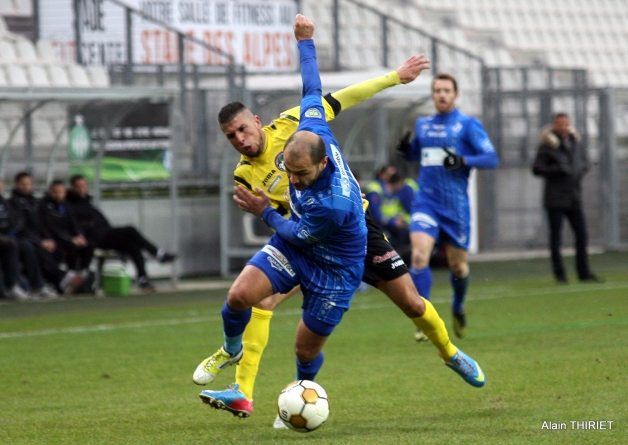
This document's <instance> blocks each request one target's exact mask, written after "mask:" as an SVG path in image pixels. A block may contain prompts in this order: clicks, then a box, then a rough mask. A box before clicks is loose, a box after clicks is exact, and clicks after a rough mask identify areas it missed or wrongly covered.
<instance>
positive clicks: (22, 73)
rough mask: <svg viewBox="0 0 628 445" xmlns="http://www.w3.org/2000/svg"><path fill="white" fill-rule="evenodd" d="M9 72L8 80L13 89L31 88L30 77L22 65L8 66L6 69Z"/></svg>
mask: <svg viewBox="0 0 628 445" xmlns="http://www.w3.org/2000/svg"><path fill="white" fill-rule="evenodd" d="M5 69H6V72H7V79H8V80H9V85H10V86H12V87H27V86H29V81H28V76H27V74H26V70H25V69H24V67H22V66H20V65H14V64H12V65H7V66H6V67H5Z"/></svg>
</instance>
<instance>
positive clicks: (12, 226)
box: [0, 181, 58, 301]
mask: <svg viewBox="0 0 628 445" xmlns="http://www.w3.org/2000/svg"><path fill="white" fill-rule="evenodd" d="M3 191H4V182H3V181H0V238H2V239H3V240H4V241H3V242H2V243H3V244H5V245H6V244H9V242H8V241H9V240H10V241H12V243H11V244H14V245H15V248H16V249H15V253H16V255H14V254H13V253H7V254H5V256H3V258H2V265H3V272H4V277H5V283H4V284H5V288H4V289H10V290H9V291H8V292H7V293H5V295H7V296H8V297H9V298H13V299H16V300H19V301H25V300H29V299H35V298H39V297H41V298H48V299H50V298H57V296H58V295H57V292H56V291H55V290H54V289H52V288H51V287H50V286H48V285H46V284H45V283H44V278H43V276H42V272H41V268H40V266H39V261H38V260H37V257H36V254H35V249H34V248H33V246H32V245H31V243H30V242H29V241H27V240H24V239H20V238H18V237H17V236H16V233H15V231H16V225H17V216H16V214H15V211H14V210H13V208H12V207H11V206H10V205H9V202H8V201H7V200H6V199H4V196H3V195H2V193H3ZM22 274H24V276H25V278H26V284H28V290H29V291H30V294H29V293H27V292H24V289H22V287H21V286H19V285H18V288H15V287H14V286H13V287H12V286H11V283H12V282H15V283H16V285H17V283H19V281H20V279H21V275H22ZM11 277H14V278H11Z"/></svg>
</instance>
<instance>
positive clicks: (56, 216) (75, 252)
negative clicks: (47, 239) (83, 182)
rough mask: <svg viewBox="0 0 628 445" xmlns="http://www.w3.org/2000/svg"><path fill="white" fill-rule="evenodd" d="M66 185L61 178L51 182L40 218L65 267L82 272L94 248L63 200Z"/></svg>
mask: <svg viewBox="0 0 628 445" xmlns="http://www.w3.org/2000/svg"><path fill="white" fill-rule="evenodd" d="M66 194H67V189H66V187H65V184H64V183H63V182H62V181H59V180H55V181H52V182H51V183H50V186H49V187H48V192H47V193H46V196H44V198H43V200H42V201H41V203H40V206H39V213H40V218H41V222H42V224H43V225H44V227H45V228H46V229H47V230H48V232H49V233H50V234H51V235H52V238H53V239H54V240H55V242H56V243H57V252H59V257H60V259H62V260H63V261H64V262H65V264H67V266H68V269H70V270H73V271H75V272H77V273H81V272H83V271H85V270H87V269H88V268H89V265H90V263H91V262H92V257H93V254H94V249H93V247H92V246H91V245H89V243H88V242H87V239H86V238H85V237H84V236H83V234H82V233H81V231H80V230H79V226H78V224H77V223H76V221H75V220H74V218H73V216H72V214H71V213H70V211H69V208H68V205H67V202H66Z"/></svg>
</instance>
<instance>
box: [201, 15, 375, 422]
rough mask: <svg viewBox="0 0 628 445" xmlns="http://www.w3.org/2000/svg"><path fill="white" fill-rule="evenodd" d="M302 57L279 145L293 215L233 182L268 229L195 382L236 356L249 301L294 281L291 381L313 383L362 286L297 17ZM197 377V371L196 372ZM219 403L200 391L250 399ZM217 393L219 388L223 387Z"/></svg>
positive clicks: (346, 196)
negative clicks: (298, 296)
mask: <svg viewBox="0 0 628 445" xmlns="http://www.w3.org/2000/svg"><path fill="white" fill-rule="evenodd" d="M294 32H295V37H296V39H297V41H298V48H299V51H300V57H301V76H302V78H303V99H302V101H301V112H300V123H299V127H298V129H297V132H296V133H294V134H293V135H292V136H290V138H288V140H287V142H286V145H285V148H284V165H285V169H286V172H287V174H288V178H289V180H290V188H289V194H290V208H291V217H290V219H289V220H286V219H284V218H283V217H282V215H281V214H280V213H279V212H278V211H277V210H275V209H274V208H273V207H272V206H271V204H270V200H269V199H268V197H267V196H266V195H265V194H264V192H263V191H262V189H261V188H259V187H257V190H256V191H257V192H258V194H259V196H255V195H253V194H252V193H250V192H249V191H248V190H247V189H245V188H244V187H242V186H236V188H235V192H236V196H235V197H234V199H235V201H236V202H237V204H238V206H239V207H240V209H242V210H245V211H248V212H250V213H252V214H254V215H256V216H261V217H262V218H263V219H264V221H265V222H266V223H267V224H268V225H269V226H270V227H272V228H273V229H275V231H276V233H275V234H274V235H273V236H272V237H271V239H270V240H269V241H268V243H267V244H266V245H265V246H264V247H263V248H262V249H261V250H260V251H259V252H258V253H257V254H255V255H254V256H253V258H252V259H251V260H250V261H249V263H248V264H247V265H246V266H245V268H244V269H243V270H242V272H241V273H240V275H239V276H238V278H237V279H236V280H235V282H234V283H233V285H232V286H231V288H230V290H229V293H228V295H227V300H226V302H225V304H224V306H223V309H222V318H223V326H224V338H225V342H224V345H223V346H222V347H221V348H220V349H219V350H218V351H217V352H216V353H215V354H214V355H213V356H211V357H209V358H208V359H206V360H205V361H203V362H202V363H201V364H200V365H199V366H198V367H197V369H196V371H195V373H194V379H195V381H196V380H199V379H201V378H204V379H205V380H208V379H209V378H211V377H212V376H215V375H217V374H218V373H219V372H220V371H221V370H222V369H223V368H224V367H226V366H229V365H231V364H234V363H236V362H238V361H239V360H240V358H241V357H242V354H243V352H242V351H243V349H242V334H243V332H244V329H245V327H246V325H247V324H248V322H249V320H250V318H251V308H252V307H253V306H254V305H255V304H257V303H259V302H260V301H261V300H263V299H264V298H266V297H268V296H270V295H273V294H275V293H288V292H289V291H290V290H292V289H293V288H294V287H295V286H296V285H298V284H300V285H301V291H302V293H303V305H302V308H303V313H302V316H301V321H300V322H299V325H298V327H297V332H296V339H295V351H296V356H297V379H306V380H314V377H315V376H316V374H317V373H318V371H319V369H320V368H321V366H322V364H323V353H322V348H323V345H324V344H325V342H326V340H327V338H328V337H329V335H330V334H331V333H332V331H333V330H334V328H335V327H336V325H338V323H340V320H341V319H342V316H343V314H344V312H345V311H346V310H347V309H348V308H349V304H350V301H351V298H352V297H353V293H354V291H355V290H356V289H357V288H358V286H359V285H360V282H361V280H362V274H363V271H364V258H365V255H366V232H367V229H366V223H365V219H364V210H363V207H362V197H361V193H360V187H359V186H358V183H357V181H356V180H355V178H354V177H353V175H352V174H351V172H350V170H349V167H348V165H347V163H346V162H345V160H344V158H343V156H342V154H341V152H340V149H339V145H338V142H336V140H335V138H334V136H333V134H332V133H331V130H330V128H329V126H328V124H327V121H326V120H325V109H324V107H323V103H322V95H321V94H322V91H321V81H320V76H319V73H318V66H317V63H316V50H315V47H314V42H313V40H312V36H313V33H314V25H313V24H312V22H310V21H309V20H308V19H307V18H306V17H304V16H302V15H300V14H298V15H297V17H296V19H295V23H294ZM199 374H201V375H199ZM232 389H233V390H232V391H231V392H230V393H229V394H231V396H232V397H231V398H230V399H229V400H225V399H223V398H221V399H217V398H214V397H213V396H211V393H210V396H208V397H204V393H205V391H203V392H201V398H202V399H203V401H205V402H206V403H209V404H210V405H211V406H213V407H214V408H227V405H228V407H229V409H230V410H238V409H241V410H243V411H247V408H248V411H249V412H250V411H251V410H252V407H246V406H241V407H238V406H237V405H238V404H252V401H249V400H247V399H246V397H244V395H243V394H242V393H241V392H240V391H238V388H237V385H234V387H233V388H232ZM223 395H224V393H223Z"/></svg>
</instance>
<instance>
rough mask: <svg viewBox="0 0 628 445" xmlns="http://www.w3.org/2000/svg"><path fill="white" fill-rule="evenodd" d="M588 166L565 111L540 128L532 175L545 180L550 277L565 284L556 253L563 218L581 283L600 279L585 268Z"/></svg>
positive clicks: (587, 160)
mask: <svg viewBox="0 0 628 445" xmlns="http://www.w3.org/2000/svg"><path fill="white" fill-rule="evenodd" d="M590 167H591V165H590V162H589V157H588V154H587V150H586V147H584V146H583V144H582V142H581V140H580V136H579V134H578V133H577V131H576V130H575V129H574V128H573V127H572V126H571V124H570V120H569V116H568V115H567V114H566V113H557V114H556V115H555V116H554V120H553V123H552V124H551V125H548V126H547V127H545V128H544V129H543V130H542V131H541V143H540V146H539V149H538V152H537V155H536V158H535V160H534V164H533V166H532V172H533V173H534V174H535V175H536V176H542V177H543V178H544V179H545V191H544V194H543V205H544V207H545V209H546V211H547V217H548V221H549V228H550V251H551V258H552V266H553V271H554V277H555V278H556V281H558V282H559V283H567V274H566V272H565V267H564V265H563V260H562V256H561V253H560V247H561V232H562V223H563V217H566V218H567V221H569V224H570V225H571V228H572V230H573V233H574V237H575V239H576V270H577V272H578V278H579V280H580V281H583V282H587V281H588V282H600V281H603V280H602V279H600V278H599V277H597V276H596V275H595V274H593V273H592V272H591V270H590V268H589V260H588V255H587V242H588V240H587V238H588V235H587V227H586V221H585V217H584V212H583V211H582V178H583V177H584V175H585V174H586V173H587V171H588V170H589V168H590Z"/></svg>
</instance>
